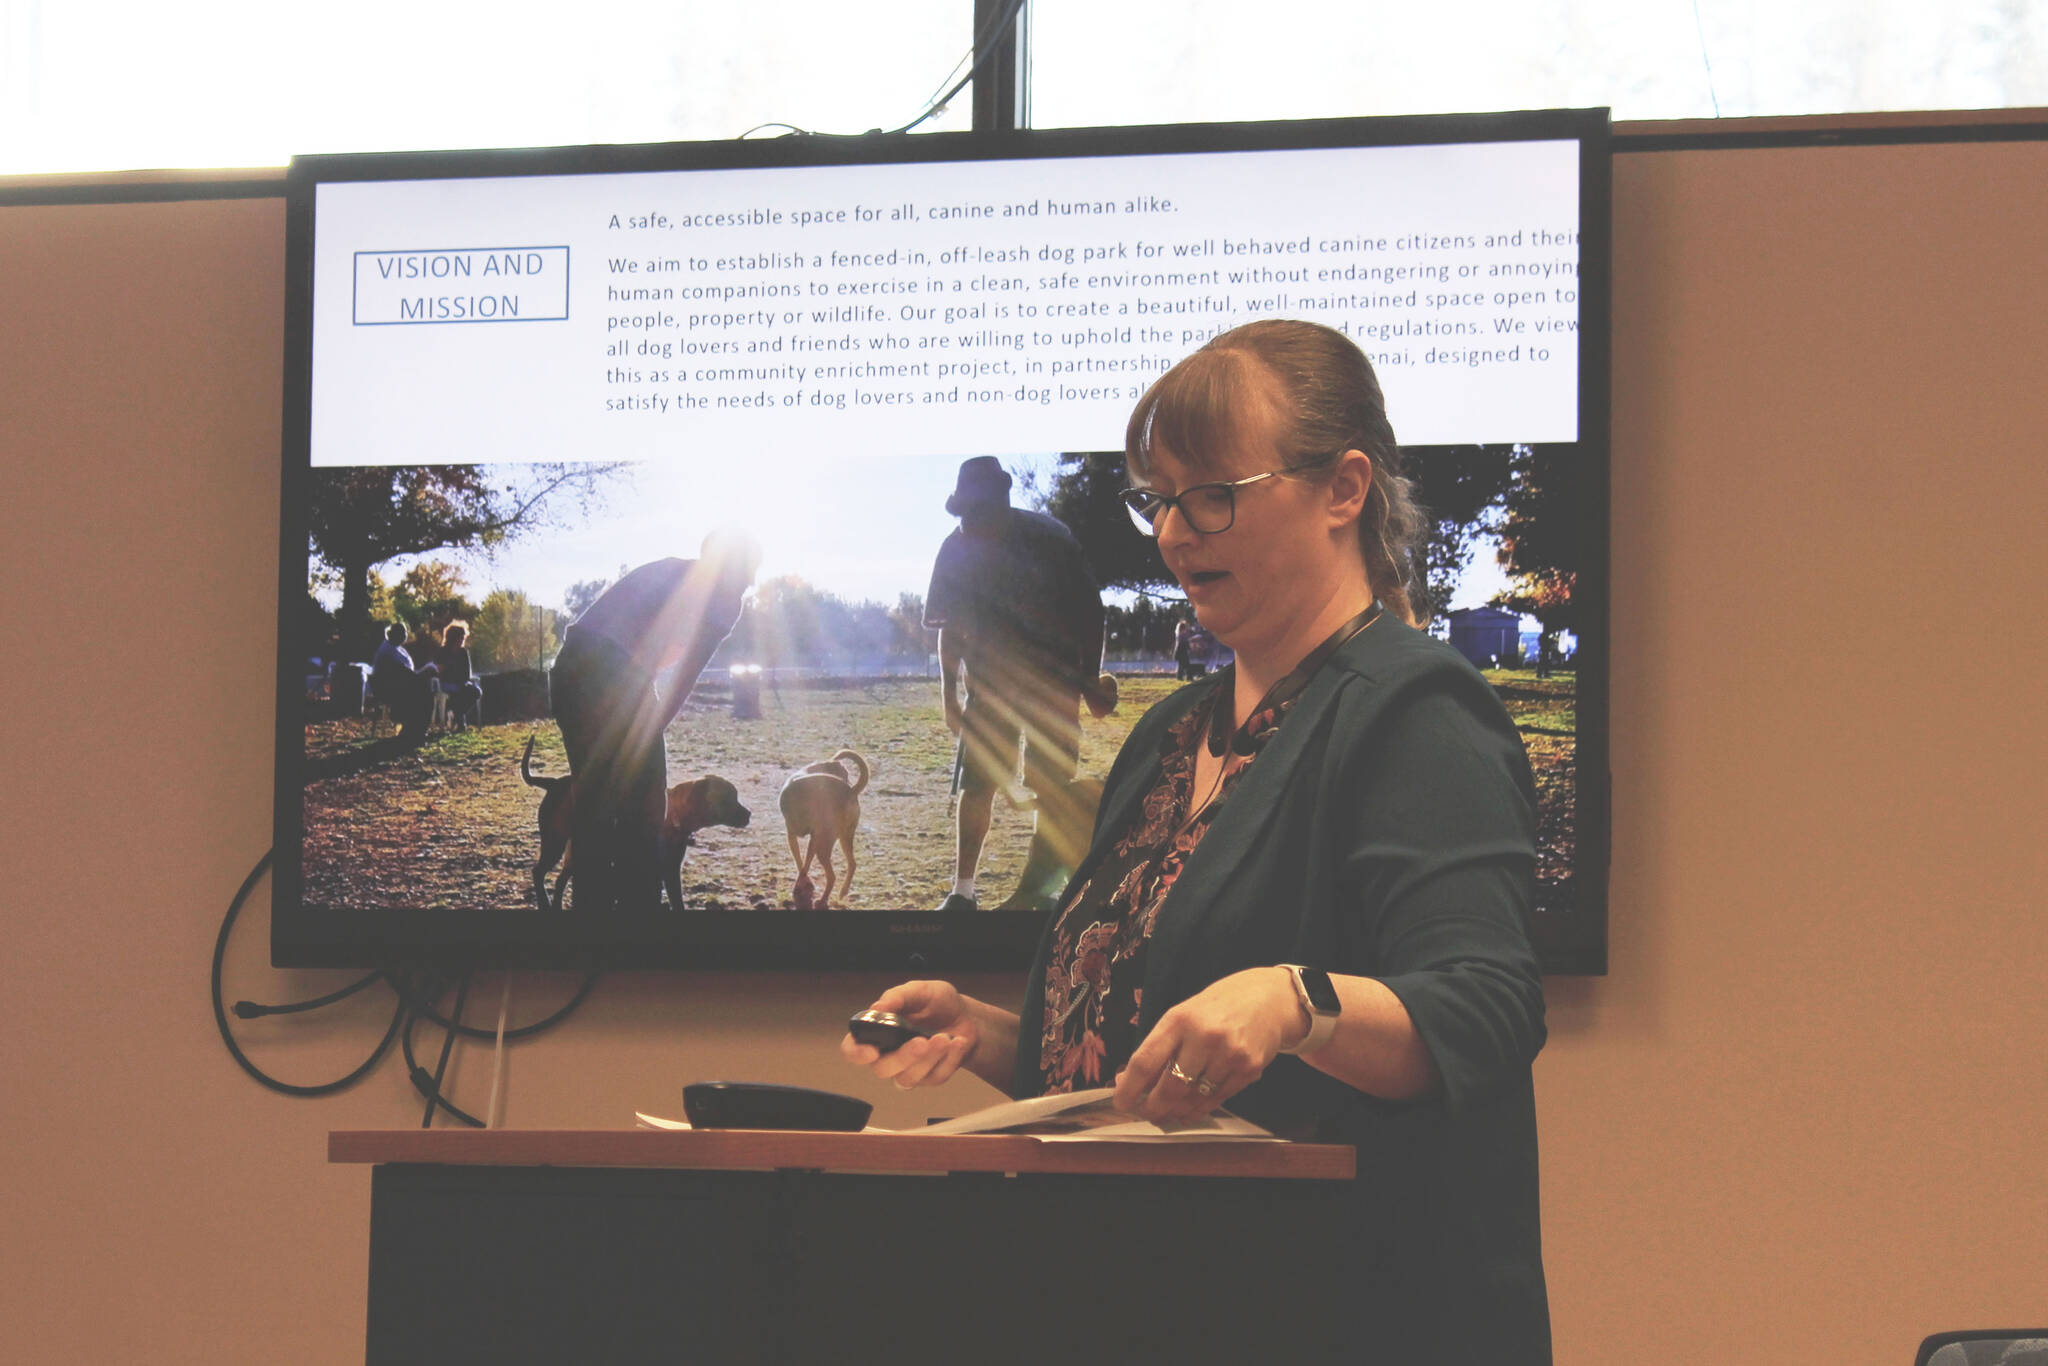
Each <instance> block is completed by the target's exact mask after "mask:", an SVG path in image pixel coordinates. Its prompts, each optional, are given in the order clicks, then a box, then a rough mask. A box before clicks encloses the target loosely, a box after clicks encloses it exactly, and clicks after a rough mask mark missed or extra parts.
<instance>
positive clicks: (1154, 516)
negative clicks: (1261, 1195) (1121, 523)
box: [1117, 463, 1323, 536]
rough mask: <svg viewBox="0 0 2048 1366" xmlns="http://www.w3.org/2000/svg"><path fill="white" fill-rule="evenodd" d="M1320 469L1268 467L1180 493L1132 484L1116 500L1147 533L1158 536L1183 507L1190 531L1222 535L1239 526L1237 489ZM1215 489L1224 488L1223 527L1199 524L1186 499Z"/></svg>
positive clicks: (1182, 510)
mask: <svg viewBox="0 0 2048 1366" xmlns="http://www.w3.org/2000/svg"><path fill="white" fill-rule="evenodd" d="M1321 468H1323V466H1322V465H1321V464H1319V463H1318V464H1308V465H1288V466H1286V467H1285V468H1283V469H1277V470H1266V471H1264V472H1262V473H1259V474H1250V475H1246V476H1245V477H1244V478H1242V479H1215V480H1211V481H1209V482H1207V483H1202V484H1190V485H1188V486H1187V487H1186V488H1184V489H1182V490H1181V491H1180V492H1179V493H1176V494H1171V495H1168V494H1164V493H1160V492H1159V491H1158V490H1157V489H1146V488H1139V487H1137V486H1136V485H1130V486H1127V487H1125V488H1122V489H1119V490H1117V499H1118V501H1120V502H1122V503H1123V505H1124V510H1125V511H1127V512H1129V513H1130V514H1131V521H1132V522H1133V523H1134V524H1135V525H1136V526H1137V528H1138V530H1139V531H1140V532H1141V533H1142V534H1144V535H1147V536H1157V535H1158V534H1159V523H1160V520H1161V519H1162V518H1164V517H1165V516H1166V514H1167V512H1168V510H1169V509H1173V508H1178V509H1180V516H1181V520H1182V521H1184V522H1186V523H1187V524H1188V529H1189V530H1190V531H1193V532H1194V533H1195V534H1197V535H1200V536H1220V535H1222V534H1223V533H1224V532H1226V531H1228V530H1230V528H1232V527H1234V526H1236V525H1237V491H1238V490H1239V489H1241V488H1243V487H1244V486H1245V485H1247V484H1257V483H1260V482H1261V481H1263V480H1267V479H1281V478H1285V477H1286V476H1288V475H1291V474H1301V473H1303V472H1305V471H1308V470H1317V469H1321ZM1216 489H1222V490H1223V491H1224V497H1225V499H1226V500H1227V503H1228V509H1229V515H1228V516H1226V517H1225V518H1224V519H1223V525H1222V526H1219V527H1215V528H1213V529H1211V528H1209V527H1204V526H1198V525H1196V523H1195V519H1194V517H1193V516H1192V515H1191V514H1190V513H1189V512H1188V508H1187V504H1186V503H1185V502H1184V501H1183V500H1184V499H1186V498H1189V497H1192V496H1193V495H1195V494H1198V493H1207V492H1211V491H1213V490H1216ZM1147 508H1149V509H1151V515H1150V516H1147V515H1146V509H1147Z"/></svg>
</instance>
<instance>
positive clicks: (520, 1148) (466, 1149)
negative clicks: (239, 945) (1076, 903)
mask: <svg viewBox="0 0 2048 1366" xmlns="http://www.w3.org/2000/svg"><path fill="white" fill-rule="evenodd" d="M327 1160H328V1161H329V1162H378V1163H382V1162H405V1163H423V1164H429V1165H443V1166H472V1167H670V1168H680V1169H697V1170H712V1171H779V1170H783V1169H785V1168H798V1169H803V1170H815V1171H832V1172H892V1173H893V1172H1034V1173H1038V1172H1048V1173H1061V1174H1066V1175H1074V1176H1221V1177H1240V1178H1254V1179H1267V1180H1272V1179H1283V1180H1308V1181H1346V1180H1349V1179H1350V1178H1351V1176H1352V1174H1353V1173H1354V1171H1355V1170H1356V1167H1357V1153H1356V1151H1355V1150H1353V1149H1351V1148H1349V1147H1345V1146H1342V1145H1331V1144H1308V1143H1268V1142H1241V1141H1240V1142H1203V1141H1200V1140H1173V1141H1169V1142H1164V1143H1117V1142H1056V1143H1043V1142H1040V1141H1039V1140H1037V1139H1035V1138H1025V1137H1020V1136H1017V1135H1014V1134H944V1135H938V1136H927V1135H923V1134H915V1133H905V1134H882V1133H873V1134H868V1133H862V1134H848V1133H821V1132H814V1131H810V1130H789V1129H692V1130H683V1131H673V1132H670V1131H663V1130H657V1129H352V1130H351V1129H342V1130H335V1131H334V1132H332V1133H329V1134H328V1135H327Z"/></svg>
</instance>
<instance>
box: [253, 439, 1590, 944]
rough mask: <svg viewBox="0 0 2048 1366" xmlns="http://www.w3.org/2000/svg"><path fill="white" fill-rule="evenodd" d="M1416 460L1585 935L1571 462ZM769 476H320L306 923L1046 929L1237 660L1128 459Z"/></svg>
mask: <svg viewBox="0 0 2048 1366" xmlns="http://www.w3.org/2000/svg"><path fill="white" fill-rule="evenodd" d="M1410 455H1411V462H1412V470H1411V472H1412V473H1413V474H1414V475H1415V477H1416V478H1417V481H1418V484H1419V485H1420V491H1421V493H1422V496H1423V498H1424V500H1425V501H1426V503H1427V504H1428V506H1429V507H1430V509H1431V511H1432V513H1433V515H1434V516H1435V519H1436V520H1435V522H1434V526H1433V531H1432V534H1431V537H1430V539H1429V544H1428V545H1427V547H1426V548H1425V565H1426V569H1427V577H1428V586H1429V597H1430V600H1431V601H1432V602H1433V603H1435V604H1437V605H1438V606H1437V608H1436V610H1435V612H1434V614H1433V619H1432V622H1431V624H1430V629H1431V630H1432V631H1433V632H1434V633H1436V634H1438V635H1440V636H1442V637H1443V638H1445V639H1447V640H1448V641H1449V642H1450V643H1451V644H1452V645H1453V646H1454V647H1456V648H1458V649H1459V650H1460V651H1461V652H1462V653H1464V654H1465V655H1466V657H1467V658H1468V659H1470V660H1472V661H1473V662H1474V663H1475V664H1476V665H1478V666H1479V667H1480V668H1481V669H1482V670H1483V671H1484V672H1485V674H1486V676H1487V677H1488V678H1489V680H1490V681H1492V682H1493V684H1494V686H1495V687H1496V689H1497V690H1498V692H1499V694H1500V696H1501V697H1502V699H1503V701H1504V702H1505V704H1506V705H1507V707H1508V709H1509V711H1510V713H1511V715H1512V716H1513V717H1514V719H1515V721H1516V724H1517V725H1518V727H1519V728H1520V730H1521V732H1522V735H1523V738H1524V741H1525V743H1526V745H1527V747H1528V749H1529V753H1530V758H1531V761H1532V764H1533V765H1534V768H1535V771H1536V775H1537V781H1538V787H1539V796H1540V805H1541V810H1540V829H1539V847H1540V867H1539V876H1540V879H1541V882H1542V891H1541V893H1540V896H1539V900H1540V901H1541V902H1542V904H1543V907H1544V911H1545V915H1546V918H1550V919H1556V918H1557V917H1558V915H1559V914H1560V913H1564V912H1568V911H1569V909H1570V905H1571V901H1570V884H1571V875H1572V860H1573V855H1574V825H1573V819H1574V811H1575V786H1576V772H1575V755H1576V739H1577V720H1576V707H1575V674H1574V665H1575V655H1576V651H1577V634H1576V628H1577V626H1578V622H1577V621H1576V620H1575V619H1574V617H1573V615H1572V612H1573V602H1572V590H1573V587H1574V584H1575V580H1576V569H1577V566H1576V564H1575V563H1574V562H1573V558H1572V557H1573V555H1574V554H1575V552H1576V549H1577V541H1578V538H1577V521H1578V518H1577V492H1576V487H1575V484H1574V481H1573V479H1572V473H1573V458H1574V455H1575V452H1574V450H1573V448H1571V447H1568V446H1565V447H1530V446H1488V447H1458V448H1429V449H1423V450H1416V451H1413V452H1411V453H1410ZM771 473H772V472H771V471H766V470H764V469H762V468H761V465H760V463H759V462H753V461H741V460H735V461H715V462H714V461H706V462H703V463H702V464H697V463H686V462H681V461H679V462H677V463H675V464H673V465H669V464H659V465H658V464H652V463H649V464H575V463H564V464H556V465H523V464H522V465H492V464H473V465H445V466H348V467H333V468H316V469H314V470H312V471H310V472H309V474H308V475H307V480H308V483H307V502H308V507H309V509H310V516H309V522H308V527H309V550H310V563H311V574H310V576H309V583H308V592H307V597H306V601H305V604H304V616H303V625H302V628H301V630H300V632H299V634H298V637H297V639H296V641H295V642H294V646H295V648H294V653H295V655H297V656H298V657H302V658H303V659H304V661H305V665H304V667H305V679H306V708H307V710H306V719H305V754H304V764H303V767H302V772H303V774H304V777H305V784H304V806H303V810H304V843H303V878H304V895H305V899H306V901H307V903H308V904H309V905H312V906H319V907H325V908H331V909H380V910H389V909H394V908H400V909H402V908H409V907H418V908H462V909H476V908H490V909H499V910H503V911H505V912H506V913H508V914H509V913H519V914H534V913H539V914H564V915H575V914H579V913H587V912H589V911H591V910H593V909H595V908H596V907H597V906H598V905H599V901H598V899H597V898H600V897H601V898H603V902H602V904H603V905H606V906H609V905H613V904H617V905H620V906H625V905H627V904H628V903H629V901H630V900H631V899H632V898H634V897H638V898H642V900H643V902H644V904H645V905H646V906H648V907H654V906H658V907H660V908H662V909H663V910H665V911H673V912H676V913H696V912H736V911H765V910H788V909H830V910H835V911H837V910H848V911H864V910H886V911H891V912H902V911H906V910H925V911H932V910H941V909H943V910H947V911H951V912H959V913H966V912H972V911H988V910H1003V909H1007V910H1040V909H1044V908H1047V907H1049V906H1050V905H1051V904H1052V902H1053V900H1054V898H1056V896H1057V893H1058V890H1059V887H1060V886H1061V885H1062V884H1063V882H1064V879H1065V875H1066V873H1067V871H1068V870H1069V869H1070V868H1071V866H1072V863H1073V861H1074V860H1075V859H1076V858H1077V857H1078V853H1079V850H1080V848H1082V847H1085V843H1086V839H1087V830H1088V828H1089V825H1090V824H1091V823H1092V819H1093V811H1094V806H1095V803H1096V802H1097V800H1099V796H1100V790H1101V780H1102V778H1103V776H1104V775H1106V774H1107V772H1108V770H1109V766H1110V764H1111V762H1112V760H1113V759H1114V757H1115V755H1116V753H1117V751H1118V748H1119V747H1120V746H1121V744H1122V743H1123V740H1124V738H1125V736H1127V735H1128V733H1129V731H1130V728H1131V727H1132V726H1133V725H1134V724H1135V723H1136V721H1137V719H1138V718H1139V717H1140V716H1142V715H1143V714H1144V712H1145V710H1146V709H1147V708H1149V707H1150V706H1151V705H1153V704H1154V703H1156V702H1157V701H1159V700H1161V699H1162V698H1164V697H1166V696H1167V695H1168V694H1170V693H1171V692H1172V691H1174V690H1175V689H1176V688H1178V687H1181V686H1184V684H1185V682H1186V681H1187V680H1189V679H1191V678H1195V677H1199V676H1200V675H1201V674H1203V673H1205V672H1207V671H1209V670H1210V669H1212V668H1215V667H1219V666H1221V665H1222V664H1225V663H1227V661H1228V651H1227V650H1225V649H1224V648H1223V647H1222V646H1221V645H1220V644H1218V643H1217V642H1216V641H1215V640H1214V639H1213V638H1210V637H1208V636H1207V635H1206V633H1205V632H1203V631H1202V630H1201V627H1200V624H1199V622H1198V621H1196V620H1195V619H1194V617H1193V614H1192V613H1191V612H1190V611H1189V610H1188V609H1187V607H1186V604H1185V602H1184V600H1183V598H1182V595H1181V594H1180V593H1179V591H1178V588H1177V585H1175V584H1174V583H1173V582H1172V581H1171V579H1170V578H1169V577H1168V576H1167V575H1166V573H1165V570H1164V567H1163V565H1161V564H1160V563H1159V561H1158V559H1157V553H1156V550H1155V549H1154V548H1153V547H1152V545H1151V544H1150V542H1149V541H1147V540H1146V539H1144V538H1143V537H1141V536H1140V535H1138V534H1137V532H1136V531H1135V530H1134V529H1133V528H1132V527H1131V524H1130V521H1129V519H1128V516H1127V515H1126V513H1125V511H1124V509H1123V508H1122V506H1121V504H1120V503H1118V502H1117V501H1116V497H1115V493H1116V490H1117V489H1119V488H1121V486H1122V484H1123V473H1122V462H1121V457H1120V455H1117V454H1114V453H1095V454H1063V455H1047V456H1043V457H1035V458H1022V459H1019V458H1005V459H1003V460H1001V461H998V460H996V459H994V458H993V457H986V456H984V457H970V458H965V459H959V460H955V459H946V460H935V459H930V458H921V459H904V460H900V461H894V460H877V459H865V460H848V461H846V462H843V463H834V462H832V461H829V460H814V461H812V462H809V463H807V464H804V465H802V466H800V467H797V468H792V469H788V470H785V471H782V472H780V474H777V475H775V476H774V477H769V476H770V474H771ZM963 664H964V673H965V676H966V679H967V681H966V683H965V685H964V686H956V687H954V688H952V689H949V688H948V687H947V686H946V685H945V683H944V681H943V679H944V677H945V675H946V674H947V673H948V672H949V669H948V666H949V665H950V666H952V668H951V670H950V671H951V672H953V673H954V674H955V676H956V677H957V676H958V675H959V673H960V672H962V667H961V666H962V665H963ZM949 694H950V695H949ZM592 793H596V794H597V795H595V796H593V795H591V794H592ZM607 808H608V809H607ZM599 820H601V821H605V822H607V824H605V825H604V826H603V828H602V830H601V831H595V832H594V827H593V824H592V822H593V821H599ZM629 832H630V833H629ZM607 839H609V840H612V841H613V842H614V843H613V846H612V847H611V848H609V849H607V848H606V847H605V844H604V841H605V840H607ZM584 848H589V849H595V850H597V851H598V855H599V857H601V858H603V859H604V864H603V866H604V867H606V868H608V869H609V870H610V871H609V873H608V874H598V873H593V872H592V871H591V868H592V866H593V859H592V857H591V856H590V855H587V854H586V856H585V857H584V858H583V860H582V861H580V862H579V859H578V854H579V850H581V849H584ZM572 869H573V870H575V871H573V872H572V871H571V870H572ZM604 877H609V879H610V880H611V881H612V883H613V884H614V885H613V886H611V887H609V888H606V887H604V885H603V883H602V882H601V878H604ZM592 888H598V889H599V890H598V891H597V892H596V894H595V895H593V892H592V890H591V889H592ZM628 888H630V889H631V890H625V889H628ZM1538 928H1539V937H1544V936H1546V935H1550V936H1554V935H1556V934H1559V933H1565V932H1568V931H1567V930H1564V929H1559V928H1552V929H1550V930H1548V931H1546V930H1545V929H1544V927H1543V926H1541V925H1539V927H1538Z"/></svg>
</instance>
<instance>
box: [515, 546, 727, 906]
mask: <svg viewBox="0 0 2048 1366" xmlns="http://www.w3.org/2000/svg"><path fill="white" fill-rule="evenodd" d="M760 560H761V552H760V550H759V548H758V547H757V546H756V545H755V544H754V542H753V539H752V538H751V537H748V536H746V535H744V534H741V533H736V532H713V533H712V534H711V535H710V536H708V537H706V538H705V541H704V549H703V553H702V555H701V556H700V557H699V558H697V559H695V560H682V559H667V560H656V561H654V562H653V563H652V564H643V565H641V566H640V567H639V568H638V569H635V570H632V571H630V572H629V573H627V574H626V575H625V576H624V577H623V578H621V579H620V580H619V581H618V582H617V583H615V584H613V585H612V586H611V587H609V588H607V589H605V590H604V592H603V593H602V594H600V595H599V596H598V598H597V601H595V602H593V603H591V604H590V606H588V607H586V608H585V609H584V610H583V614H582V615H581V616H579V617H577V618H576V620H575V621H573V622H571V623H570V624H569V628H568V630H567V631H566V632H564V633H563V637H562V650H561V653H560V654H558V655H556V656H555V664H554V668H553V669H552V670H551V671H550V672H549V674H548V690H549V696H550V701H551V702H552V704H553V707H554V712H555V719H556V721H557V722H559V723H560V725H561V728H562V747H563V748H564V749H565V750H567V751H568V754H569V771H570V777H571V778H572V780H573V781H574V784H575V786H574V791H575V793H576V807H575V812H576V814H575V820H574V823H573V826H572V833H571V835H570V848H571V850H572V851H573V857H574V859H575V863H574V865H573V871H572V872H571V874H570V887H571V895H572V897H573V898H574V901H573V904H574V906H575V908H576V910H578V911H579V912H581V911H594V912H605V911H610V910H620V911H628V912H651V911H654V910H656V909H657V908H658V907H659V906H660V904H661V859H660V845H661V822H662V817H663V815H664V814H665V812H666V810H667V800H668V755H667V747H666V745H665V744H664V743H663V740H662V732H663V731H664V730H666V729H667V727H668V724H669V722H671V721H673V720H675V718H676V714H677V713H678V712H680V711H681V710H682V709H683V703H684V701H685V700H687V699H688V697H689V695H690V689H691V688H693V687H694V686H696V683H697V676H698V675H699V674H700V673H702V672H703V671H704V665H705V664H706V663H707V662H708V661H709V660H710V658H711V655H712V653H713V652H714V651H715V650H717V649H718V646H719V642H721V641H723V640H724V639H725V638H726V636H727V635H728V634H730V633H731V631H732V628H733V627H734V625H736V624H737V623H738V621H739V617H740V607H741V602H742V599H743V598H744V597H745V595H746V592H747V589H748V588H749V587H750V586H751V585H752V584H753V581H754V570H755V568H756V567H757V566H758V565H759V564H760Z"/></svg>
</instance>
